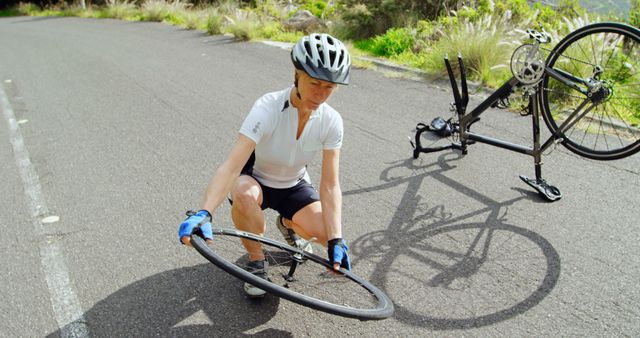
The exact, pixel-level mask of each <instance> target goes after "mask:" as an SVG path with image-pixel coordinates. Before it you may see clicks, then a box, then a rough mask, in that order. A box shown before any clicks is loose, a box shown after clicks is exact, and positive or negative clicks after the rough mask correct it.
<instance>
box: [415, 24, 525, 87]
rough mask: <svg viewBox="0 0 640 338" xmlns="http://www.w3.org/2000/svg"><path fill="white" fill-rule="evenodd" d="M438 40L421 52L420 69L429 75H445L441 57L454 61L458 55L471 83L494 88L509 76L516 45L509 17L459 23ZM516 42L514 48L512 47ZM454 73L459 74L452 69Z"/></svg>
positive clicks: (455, 69)
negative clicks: (421, 62)
mask: <svg viewBox="0 0 640 338" xmlns="http://www.w3.org/2000/svg"><path fill="white" fill-rule="evenodd" d="M443 30H444V31H442V32H441V38H440V39H439V40H437V41H436V42H434V43H433V44H432V46H431V47H430V48H429V50H428V51H425V52H424V55H425V58H424V65H423V67H424V68H425V69H426V70H427V71H428V72H430V73H435V74H438V73H440V74H443V75H444V74H446V73H445V68H444V63H443V61H442V59H443V56H444V55H449V58H450V59H451V60H455V59H456V56H457V55H458V53H461V54H462V56H463V58H464V62H465V66H466V69H467V76H469V78H470V79H471V80H476V81H481V82H482V83H483V84H486V85H489V86H497V85H499V84H501V83H502V82H503V81H504V80H506V79H508V78H509V76H510V70H509V62H510V58H511V54H512V52H513V49H514V47H515V46H517V45H518V44H519V42H517V41H514V40H517V38H516V37H514V36H512V34H513V33H511V32H512V31H513V28H512V26H511V24H509V21H508V16H504V17H498V18H496V17H494V16H490V15H485V16H484V17H482V18H481V19H479V20H478V21H474V22H471V21H461V23H460V24H459V25H455V26H445V27H443ZM514 42H515V44H514ZM454 71H456V72H457V71H458V69H457V67H454Z"/></svg>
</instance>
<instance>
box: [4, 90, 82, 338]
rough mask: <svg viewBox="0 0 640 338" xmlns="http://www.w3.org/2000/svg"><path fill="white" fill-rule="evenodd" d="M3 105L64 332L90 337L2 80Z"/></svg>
mask: <svg viewBox="0 0 640 338" xmlns="http://www.w3.org/2000/svg"><path fill="white" fill-rule="evenodd" d="M5 82H7V81H5ZM0 109H2V111H3V113H4V118H5V120H6V121H7V125H8V126H9V140H10V142H11V145H12V146H13V154H14V157H15V160H16V165H17V166H18V171H19V172H20V177H21V178H22V185H23V188H24V192H25V195H26V196H27V204H28V208H29V211H30V214H31V218H32V223H33V227H34V230H35V232H36V234H37V235H38V237H39V242H40V244H39V247H40V264H41V265H42V271H43V272H44V275H45V278H46V281H47V286H48V287H49V298H50V300H51V305H52V308H53V312H54V315H55V316H56V321H57V323H58V327H59V328H60V332H59V333H60V336H61V337H89V329H88V327H87V324H86V320H85V318H84V315H83V312H82V308H81V307H80V302H79V301H78V297H77V296H76V293H75V291H74V287H73V285H72V284H71V281H70V279H69V270H68V269H67V265H66V263H65V258H64V254H63V250H62V243H60V241H59V240H58V239H56V238H55V237H52V236H49V237H47V238H45V237H44V236H43V235H44V231H43V229H42V223H41V220H40V218H41V217H43V216H46V214H47V212H48V210H47V205H46V203H45V200H44V196H43V195H42V187H41V185H40V180H39V179H38V174H37V173H36V171H35V169H34V167H33V165H32V163H31V159H30V158H29V152H28V151H27V148H26V147H25V145H24V139H23V138H22V133H20V128H19V127H18V122H17V121H16V117H15V114H14V113H13V109H12V108H11V104H10V103H9V99H8V98H7V95H6V93H5V92H4V88H3V86H2V84H0Z"/></svg>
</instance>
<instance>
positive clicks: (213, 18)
mask: <svg viewBox="0 0 640 338" xmlns="http://www.w3.org/2000/svg"><path fill="white" fill-rule="evenodd" d="M205 21H206V24H205V30H206V31H207V33H209V34H211V35H219V34H222V33H223V23H224V16H223V15H222V14H220V12H219V11H218V9H217V8H213V9H211V10H209V11H208V13H207V16H206V19H205Z"/></svg>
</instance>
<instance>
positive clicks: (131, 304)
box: [48, 263, 292, 337]
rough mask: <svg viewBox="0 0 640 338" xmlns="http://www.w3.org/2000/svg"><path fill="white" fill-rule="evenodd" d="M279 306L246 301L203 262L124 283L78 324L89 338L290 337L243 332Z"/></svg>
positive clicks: (232, 282)
mask: <svg viewBox="0 0 640 338" xmlns="http://www.w3.org/2000/svg"><path fill="white" fill-rule="evenodd" d="M279 304H280V300H279V298H278V297H273V296H266V297H265V298H262V299H259V300H257V301H254V300H250V299H247V298H246V296H245V295H244V292H243V291H242V284H241V282H240V281H239V280H238V279H236V278H234V277H233V276H231V275H229V274H227V273H226V272H224V271H222V270H219V269H217V268H216V267H214V266H213V265H211V264H209V263H206V264H201V265H196V266H193V267H185V268H180V269H175V270H170V271H166V272H162V273H159V274H156V275H153V276H150V277H147V278H145V279H143V280H140V281H137V282H135V283H133V284H130V285H128V286H126V287H124V288H122V289H120V290H118V291H117V292H115V293H113V294H111V295H110V296H108V297H107V298H105V299H104V300H101V301H100V302H98V303H97V304H96V305H95V306H93V307H92V308H91V309H89V310H88V311H86V312H85V313H84V317H85V318H84V319H85V320H86V321H87V322H88V323H90V325H89V334H90V336H91V337H175V336H178V337H212V336H216V335H220V334H224V335H226V336H233V337H242V336H254V337H290V336H292V335H291V333H289V332H286V331H280V330H276V329H266V330H264V331H261V332H258V333H256V334H251V335H249V334H245V333H244V332H246V331H248V330H251V329H253V328H256V327H258V326H260V325H262V324H264V323H266V322H268V321H269V320H270V319H271V318H272V317H273V316H274V315H275V313H276V312H277V310H278V306H279ZM240 314H242V315H240ZM70 325H73V323H72V324H70ZM64 331H65V328H62V329H60V330H58V331H56V332H53V333H51V334H50V335H49V336H48V337H58V336H60V333H61V332H64Z"/></svg>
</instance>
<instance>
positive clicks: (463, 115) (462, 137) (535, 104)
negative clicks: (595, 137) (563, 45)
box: [412, 55, 591, 201]
mask: <svg viewBox="0 0 640 338" xmlns="http://www.w3.org/2000/svg"><path fill="white" fill-rule="evenodd" d="M444 61H445V65H446V67H447V72H448V74H449V78H450V80H451V87H452V90H453V96H454V100H455V101H454V103H453V104H452V105H453V106H454V109H455V111H456V114H457V115H458V123H457V124H452V125H451V127H452V133H453V134H458V135H459V143H455V142H454V143H451V145H448V146H439V147H423V146H422V144H421V141H420V136H421V135H422V133H424V132H426V131H431V132H433V131H434V130H433V129H432V128H431V127H430V126H427V125H424V124H418V128H416V134H415V144H414V143H413V142H412V146H414V150H413V157H414V158H418V156H419V154H420V153H428V152H435V151H442V150H445V149H457V150H460V151H461V152H462V154H463V155H466V154H467V146H468V145H469V144H471V143H473V142H480V143H484V144H488V145H491V146H495V147H499V148H503V149H507V150H511V151H514V152H518V153H521V154H525V155H529V156H532V157H533V159H534V167H535V179H529V178H527V177H524V176H522V175H521V176H520V178H521V179H522V180H523V181H525V182H526V183H527V184H529V185H531V186H532V187H534V188H535V189H536V190H538V192H539V193H541V194H542V195H543V196H544V197H545V198H546V199H548V200H550V201H555V200H557V199H560V198H561V197H562V194H561V193H560V190H559V189H558V188H556V187H554V186H551V185H548V184H547V183H546V182H545V181H544V179H542V153H543V152H544V151H545V150H546V149H547V148H549V147H550V146H551V145H553V144H554V143H556V142H562V139H561V138H559V135H558V133H554V134H552V135H551V136H550V137H549V138H548V139H547V140H545V142H544V143H543V144H542V145H541V143H540V104H541V102H540V95H539V93H538V91H537V90H535V87H530V89H529V95H528V97H529V110H530V115H531V116H532V129H533V145H532V146H525V145H521V144H516V143H512V142H507V141H504V140H501V139H497V138H494V137H490V136H486V135H481V134H478V133H473V132H471V131H469V128H470V127H471V125H472V124H473V123H475V122H477V121H478V120H479V119H480V118H479V117H480V115H481V114H482V113H484V112H485V111H486V110H487V109H489V108H492V107H495V106H496V105H497V103H498V101H499V100H502V99H505V98H507V97H508V96H509V95H511V93H513V91H514V89H515V88H517V87H521V86H523V85H524V84H523V83H522V82H520V81H519V80H518V79H517V78H516V77H515V76H514V77H512V78H511V79H509V80H508V81H507V82H505V83H504V84H503V85H502V86H501V87H500V88H498V89H497V90H496V91H495V92H493V93H492V94H491V95H490V96H489V97H488V98H487V99H485V100H484V101H482V102H481V103H480V104H478V105H477V106H476V107H475V108H474V109H473V110H472V111H471V112H469V113H467V112H466V108H467V104H468V102H469V94H468V90H467V81H466V75H465V68H464V63H463V61H462V56H460V55H458V62H459V65H460V76H461V81H460V85H461V88H462V93H460V91H459V90H458V85H457V82H456V79H455V76H454V74H453V70H452V68H451V63H450V62H449V59H448V57H446V56H445V59H444ZM544 72H545V73H546V74H548V75H549V76H552V77H554V78H556V79H558V80H559V81H562V82H563V83H565V84H567V85H568V86H570V87H572V88H574V89H576V90H578V91H580V92H581V93H585V95H586V92H585V91H584V90H583V89H582V88H580V87H579V86H578V85H577V84H576V82H581V83H584V84H586V85H587V86H588V80H583V79H578V78H574V77H573V76H572V75H570V74H566V75H565V74H560V73H559V72H558V71H555V70H554V69H551V68H549V67H545V70H544ZM572 80H573V81H572ZM588 102H589V99H586V100H585V101H584V102H583V103H582V104H581V105H580V108H579V109H577V110H576V111H575V112H574V113H573V115H572V116H571V117H570V118H569V119H567V121H565V123H564V124H563V126H561V128H560V129H561V130H564V129H565V128H569V127H570V126H571V124H572V123H570V121H572V120H573V121H577V120H578V119H579V118H580V117H581V116H582V115H584V114H586V113H587V112H588V111H589V110H590V109H591V108H588V109H586V110H585V111H584V112H583V113H582V114H581V116H579V118H578V119H574V117H575V115H576V114H577V113H578V112H579V111H580V110H581V109H582V108H583V107H584V106H585V105H586V104H587V103H588ZM447 123H450V121H448V122H447Z"/></svg>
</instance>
